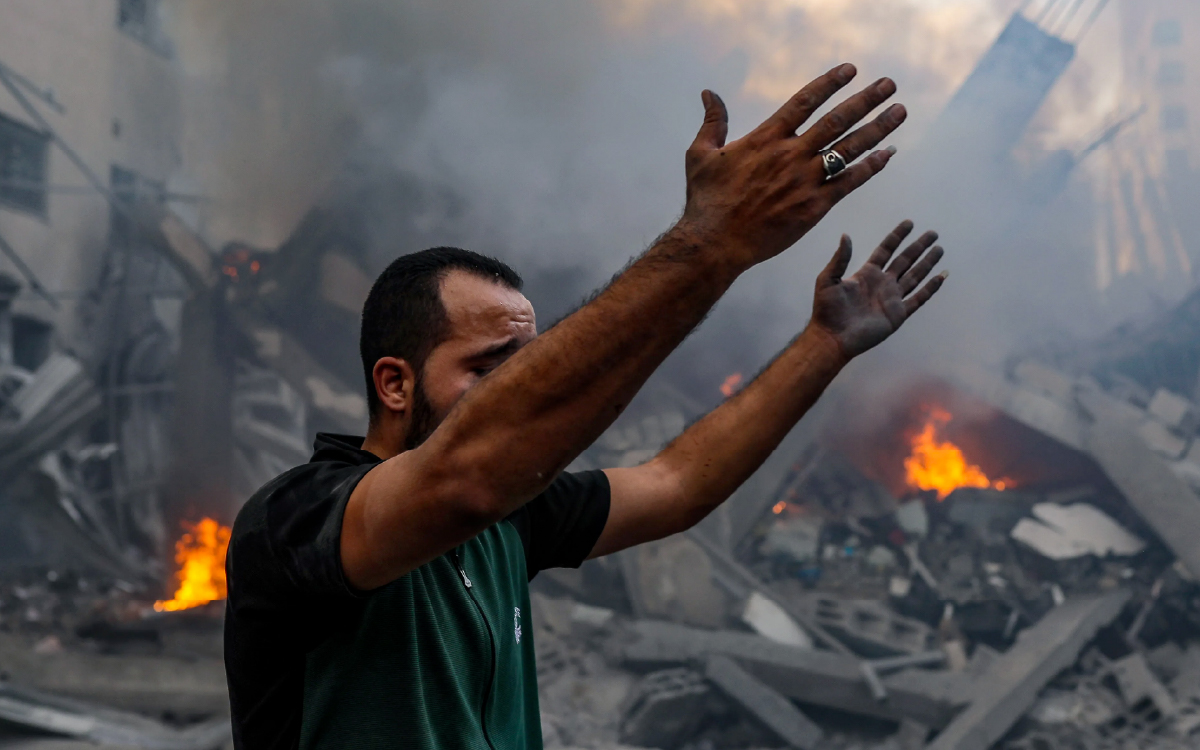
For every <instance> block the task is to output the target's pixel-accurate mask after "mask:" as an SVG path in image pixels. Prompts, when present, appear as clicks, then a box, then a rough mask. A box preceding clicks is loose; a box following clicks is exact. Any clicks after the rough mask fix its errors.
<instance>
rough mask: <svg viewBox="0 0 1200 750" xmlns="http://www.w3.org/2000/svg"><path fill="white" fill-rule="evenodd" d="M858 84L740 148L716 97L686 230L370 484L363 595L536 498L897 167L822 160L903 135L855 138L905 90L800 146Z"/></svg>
mask: <svg viewBox="0 0 1200 750" xmlns="http://www.w3.org/2000/svg"><path fill="white" fill-rule="evenodd" d="M854 74H855V70H854V67H853V66H851V65H843V66H840V67H838V68H835V69H834V70H831V71H830V72H829V73H826V74H825V75H823V76H821V77H820V78H818V79H816V80H815V81H813V82H812V83H810V84H809V85H807V86H805V87H804V89H802V90H801V91H800V92H798V93H797V94H796V95H795V96H793V97H792V98H791V99H790V100H788V101H787V102H786V103H785V104H784V105H783V106H782V107H781V108H780V109H779V110H778V111H777V112H776V113H775V114H774V115H772V116H771V117H770V118H768V119H767V120H766V121H765V122H763V123H762V124H761V125H760V126H758V127H757V128H756V129H754V130H753V131H752V132H751V133H749V134H748V135H746V136H745V137H744V138H741V139H739V140H737V141H734V142H732V143H729V144H726V142H725V139H726V135H727V131H728V115H727V112H726V109H725V105H724V103H723V102H722V101H721V99H720V98H719V97H717V96H716V95H715V94H713V93H711V92H708V91H705V92H704V94H703V99H704V108H705V115H704V124H703V125H702V127H701V128H700V132H699V134H698V135H697V136H696V140H695V141H694V142H693V144H692V146H691V147H690V148H689V149H688V152H687V159H686V168H687V202H686V205H685V208H684V212H683V216H682V218H681V219H680V220H679V222H678V223H677V224H676V225H675V226H674V227H673V228H672V229H671V230H670V231H668V232H667V233H666V234H665V235H663V236H662V237H661V238H660V239H659V240H658V241H657V242H656V243H655V244H654V245H653V246H652V247H651V248H650V249H649V250H647V251H646V252H645V253H644V254H643V255H642V256H641V257H640V258H638V259H637V260H636V261H635V262H634V263H632V264H631V265H630V266H629V267H628V268H627V269H626V270H625V271H624V272H623V273H621V274H620V275H619V276H617V277H616V278H615V279H613V281H612V282H611V283H610V284H609V285H608V287H607V288H606V289H605V290H604V291H603V292H601V293H600V294H599V295H597V296H596V297H595V299H593V300H592V301H591V302H589V303H588V304H586V305H584V306H583V307H581V308H580V309H579V310H577V311H576V312H575V313H574V314H572V315H570V316H569V317H567V318H566V319H564V320H563V321H562V322H561V323H559V324H558V325H557V326H555V327H554V328H553V329H551V330H550V331H548V332H547V333H545V334H543V335H541V336H539V337H538V338H537V339H535V340H534V341H533V342H531V343H530V344H529V345H528V346H526V347H524V348H523V349H522V350H521V351H519V352H518V353H517V354H515V355H514V356H513V357H512V358H511V359H509V360H508V361H507V362H506V363H504V364H503V365H502V366H500V367H499V368H497V369H496V370H495V371H494V372H492V373H491V374H490V375H488V376H487V377H486V378H484V379H483V380H482V381H480V383H479V384H478V385H477V386H475V387H474V388H472V389H471V390H470V391H469V392H468V393H467V394H466V395H465V396H464V397H463V398H462V399H461V400H460V401H459V402H458V404H457V405H455V407H454V408H453V409H452V410H451V411H450V413H449V414H448V415H447V417H446V419H445V420H444V421H443V423H442V424H441V425H440V426H439V427H438V428H437V429H436V430H435V431H434V432H433V434H432V435H431V436H430V437H429V439H428V440H427V441H425V443H423V444H422V445H421V446H420V447H419V448H416V449H414V450H411V451H407V452H404V453H401V454H400V455H398V456H396V457H394V458H391V459H389V460H387V461H385V462H384V463H382V464H380V465H379V466H378V467H376V468H375V469H373V470H372V471H371V472H369V473H368V474H367V475H366V476H365V477H364V478H363V480H362V481H361V482H360V483H359V485H358V487H357V488H356V490H355V491H354V493H353V494H352V495H351V498H350V500H349V503H348V504H347V507H346V512H345V515H344V521H343V528H342V535H341V557H342V564H343V568H344V570H345V572H346V575H347V578H348V580H349V582H350V583H351V584H352V585H353V586H355V587H357V588H360V589H371V588H375V587H378V586H381V585H383V584H385V583H388V582H390V581H392V580H394V579H396V578H398V577H400V576H401V575H403V574H405V573H406V572H408V571H410V570H412V569H414V568H416V567H418V566H420V565H422V564H424V563H425V562H427V561H429V560H431V559H433V558H434V557H437V556H438V555H440V554H442V553H444V552H446V551H447V550H449V549H452V548H453V547H455V546H457V545H458V544H461V543H462V542H464V541H466V540H467V539H470V538H471V537H473V536H474V535H476V534H478V533H479V532H480V531H482V530H483V529H485V528H487V527H488V526H490V525H491V524H493V523H496V522H497V521H499V520H500V519H503V518H504V517H505V516H507V515H508V514H510V513H512V512H513V511H515V510H516V509H518V508H520V507H521V506H522V505H523V504H525V503H526V502H528V501H529V500H530V499H532V498H533V497H535V496H536V495H537V494H538V493H539V492H541V491H542V490H543V489H544V488H545V487H546V486H547V485H548V484H549V483H550V482H551V481H553V479H554V478H555V477H556V476H557V475H558V474H559V473H560V472H561V471H562V470H563V468H564V467H565V466H566V465H567V464H568V463H570V462H571V461H572V460H573V459H574V458H575V457H576V456H577V455H579V453H580V452H582V451H583V450H584V449H585V448H587V447H588V446H589V445H590V444H591V443H592V442H593V441H594V440H595V439H596V438H597V437H598V436H599V435H600V433H601V432H603V431H604V430H605V428H607V427H608V426H609V425H610V424H611V423H612V421H613V420H614V419H616V417H617V416H618V415H619V414H620V413H621V411H622V410H623V409H624V408H625V406H626V405H627V404H628V403H629V401H630V399H632V398H633V396H634V394H635V393H637V391H638V389H639V388H640V387H641V386H642V384H643V383H644V382H645V381H646V379H647V378H648V377H649V376H650V374H651V373H652V372H653V371H654V370H655V368H657V367H658V366H659V364H661V363H662V361H663V359H664V358H665V357H666V356H667V355H668V354H669V353H670V352H671V351H672V350H673V349H674V348H675V347H676V346H678V344H679V343H680V342H681V341H682V340H683V338H684V337H685V336H686V335H687V334H688V333H689V332H690V331H691V330H692V329H693V328H694V327H695V326H696V325H697V324H698V323H699V322H700V321H701V320H702V319H703V318H704V316H705V314H706V313H707V312H708V311H709V310H710V309H711V308H712V306H713V305H714V304H715V303H716V301H717V300H718V299H719V298H720V297H721V295H722V294H724V293H725V291H726V290H727V289H728V288H729V286H730V285H731V284H732V283H733V281H734V280H735V279H736V278H737V277H738V276H739V275H740V274H741V273H742V272H744V271H746V270H747V269H748V268H750V267H751V266H753V265H755V264H757V263H760V262H762V261H764V260H767V259H769V258H771V257H774V256H775V255H778V254H779V253H781V252H783V251H784V250H786V249H787V248H788V247H790V246H791V245H793V244H794V243H795V242H796V241H797V240H798V239H800V238H801V237H802V236H804V235H805V234H806V233H807V232H808V231H809V230H810V229H811V228H812V227H813V226H814V225H815V224H816V223H817V222H818V221H820V220H821V218H822V217H824V216H825V214H826V213H828V211H829V209H830V208H832V207H833V206H834V205H835V204H836V203H837V202H838V201H840V200H841V199H842V198H844V197H845V196H846V195H848V194H849V193H851V192H852V191H854V190H855V189H856V188H858V187H859V186H861V185H862V184H863V183H865V182H866V181H867V180H869V179H870V178H871V177H872V176H873V175H875V174H876V173H878V172H879V171H880V170H882V169H883V168H884V166H885V165H886V164H887V161H888V159H889V157H890V155H891V154H890V153H889V152H887V151H876V152H873V153H870V155H869V156H867V158H865V159H863V160H862V161H860V162H858V163H857V164H854V165H853V166H851V167H850V168H849V169H847V170H846V171H844V172H842V173H841V174H839V175H837V176H836V177H834V178H832V179H828V178H826V175H825V170H824V166H823V164H822V160H821V157H820V155H819V153H818V152H819V151H820V150H821V149H823V148H826V147H829V146H831V145H832V146H833V147H834V148H836V149H837V150H838V151H839V153H841V154H842V155H843V156H844V157H845V158H846V159H847V161H850V162H853V161H854V160H855V159H857V158H858V157H859V156H862V155H863V154H866V153H868V152H869V151H870V150H871V149H872V148H874V147H875V146H876V145H878V144H879V142H880V141H881V140H882V139H883V138H884V137H886V136H887V135H888V134H889V133H890V132H892V131H893V130H895V129H896V127H898V126H899V125H900V123H902V122H903V121H904V118H905V116H906V113H905V110H904V108H903V107H902V106H901V105H894V106H892V107H890V108H889V109H887V110H885V111H884V112H883V113H882V114H881V115H879V117H877V118H876V119H875V120H874V121H873V122H871V123H869V124H867V125H865V126H863V127H861V128H859V129H858V130H856V131H854V132H850V129H851V128H852V127H853V126H854V125H855V124H856V123H858V122H859V121H860V120H862V119H863V118H864V117H865V116H867V115H868V114H869V113H870V112H871V111H872V110H874V109H875V108H876V107H878V106H879V105H880V104H882V103H883V102H884V101H885V100H886V99H888V98H889V97H890V96H891V95H892V94H893V93H894V92H895V88H896V87H895V84H894V83H893V82H892V81H891V80H889V79H881V80H880V81H877V82H876V83H874V84H872V85H871V86H869V87H868V88H866V89H865V90H863V91H862V92H859V93H858V94H856V95H854V96H852V97H850V98H849V99H847V100H846V101H845V102H843V103H841V104H840V105H838V106H837V107H835V108H834V109H833V110H831V111H830V112H829V113H828V114H826V115H825V116H823V117H822V118H821V119H820V120H818V121H817V122H816V123H815V124H814V125H813V126H812V127H811V128H809V129H808V130H807V131H805V132H804V133H802V134H800V135H796V130H797V128H799V127H800V126H801V125H802V124H803V123H805V122H806V121H807V120H808V119H809V118H810V117H811V116H812V115H813V113H814V112H815V111H816V110H817V109H818V108H819V107H820V106H821V105H823V104H824V103H825V102H826V101H828V100H829V99H830V98H831V97H832V96H833V95H834V94H835V93H836V92H837V91H838V90H839V89H841V88H842V87H844V86H845V85H846V84H848V83H849V82H850V80H851V79H852V78H853V77H854ZM847 133H849V134H848V135H847Z"/></svg>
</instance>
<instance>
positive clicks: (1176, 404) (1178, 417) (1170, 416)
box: [1146, 388, 1196, 435]
mask: <svg viewBox="0 0 1200 750" xmlns="http://www.w3.org/2000/svg"><path fill="white" fill-rule="evenodd" d="M1146 411H1147V412H1149V413H1150V414H1151V415H1152V416H1153V417H1154V418H1155V419H1157V420H1158V421H1160V422H1162V423H1163V424H1164V425H1166V426H1167V427H1170V428H1171V429H1172V430H1175V431H1176V432H1179V433H1182V434H1185V435H1186V434H1190V433H1192V432H1194V431H1195V429H1196V412H1195V409H1194V407H1193V405H1192V402H1191V401H1189V400H1188V399H1186V398H1184V397H1183V396H1180V395H1179V394H1177V393H1172V392H1170V391H1168V390H1167V389H1166V388H1159V389H1158V390H1157V391H1156V392H1155V393H1154V398H1152V399H1150V405H1149V406H1147V407H1146Z"/></svg>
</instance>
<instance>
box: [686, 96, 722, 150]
mask: <svg viewBox="0 0 1200 750" xmlns="http://www.w3.org/2000/svg"><path fill="white" fill-rule="evenodd" d="M700 99H701V101H703V102H704V124H703V125H701V126H700V132H699V133H697V134H696V140H695V141H693V142H692V148H694V149H703V150H706V151H711V150H715V149H718V148H721V147H722V146H724V145H725V136H727V135H729V111H728V110H726V109H725V102H723V101H721V97H719V96H717V95H716V94H714V93H713V92H711V91H709V90H708V89H705V90H704V91H702V92H701V93H700Z"/></svg>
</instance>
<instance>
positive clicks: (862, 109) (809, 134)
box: [800, 78, 896, 161]
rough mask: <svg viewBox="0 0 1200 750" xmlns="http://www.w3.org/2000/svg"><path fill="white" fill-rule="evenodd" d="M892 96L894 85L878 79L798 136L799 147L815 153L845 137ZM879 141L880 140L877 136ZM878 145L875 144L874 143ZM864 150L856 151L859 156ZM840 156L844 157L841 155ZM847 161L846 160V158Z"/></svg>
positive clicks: (889, 80) (888, 80) (889, 81)
mask: <svg viewBox="0 0 1200 750" xmlns="http://www.w3.org/2000/svg"><path fill="white" fill-rule="evenodd" d="M894 93H896V84H895V82H894V81H892V79H890V78H880V79H879V80H878V81H876V82H875V83H873V84H871V85H870V86H868V87H867V88H865V89H863V90H862V91H860V92H858V93H857V94H855V95H854V96H852V97H850V98H849V99H847V100H846V101H844V102H842V103H841V104H839V105H837V106H836V107H834V108H833V109H832V110H830V111H829V112H828V113H827V114H826V115H825V116H824V117H822V118H821V119H820V120H817V124H816V125H813V126H812V127H811V128H809V129H808V130H806V131H804V132H803V133H801V134H800V146H801V148H804V149H806V150H808V151H810V152H812V153H814V154H815V153H816V152H817V151H820V150H821V149H823V148H825V147H826V146H828V145H829V144H831V143H833V142H834V141H836V140H837V139H838V138H841V137H842V136H843V135H845V134H846V132H847V131H849V130H850V128H852V127H854V126H855V124H857V123H858V121H859V120H861V119H862V118H864V117H866V116H867V115H869V114H870V113H871V111H872V110H874V109H875V108H876V107H878V106H879V105H880V104H883V103H884V102H885V101H887V99H888V97H890V96H891V95H892V94H894ZM880 138H882V136H880ZM876 143H878V141H876ZM864 151H866V149H865V148H864V149H861V150H859V152H858V153H859V154H862V153H863V152H864ZM842 156H846V155H845V154H842ZM846 160H847V161H849V160H850V157H848V156H846Z"/></svg>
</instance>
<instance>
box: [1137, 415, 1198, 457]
mask: <svg viewBox="0 0 1200 750" xmlns="http://www.w3.org/2000/svg"><path fill="white" fill-rule="evenodd" d="M1137 434H1138V437H1140V438H1141V439H1142V441H1143V442H1145V443H1146V445H1147V446H1149V448H1150V449H1151V450H1153V451H1154V452H1155V453H1157V454H1159V455H1160V456H1162V457H1163V458H1169V459H1171V460H1175V459H1177V458H1179V457H1180V456H1182V455H1183V453H1184V451H1185V450H1187V447H1188V441H1187V440H1185V439H1183V438H1181V437H1180V436H1178V435H1176V434H1175V433H1174V432H1172V431H1171V429H1170V428H1169V427H1167V426H1166V425H1165V424H1163V423H1162V422H1159V421H1158V420H1156V419H1147V420H1146V421H1144V422H1142V423H1141V424H1140V425H1138V428H1137Z"/></svg>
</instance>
